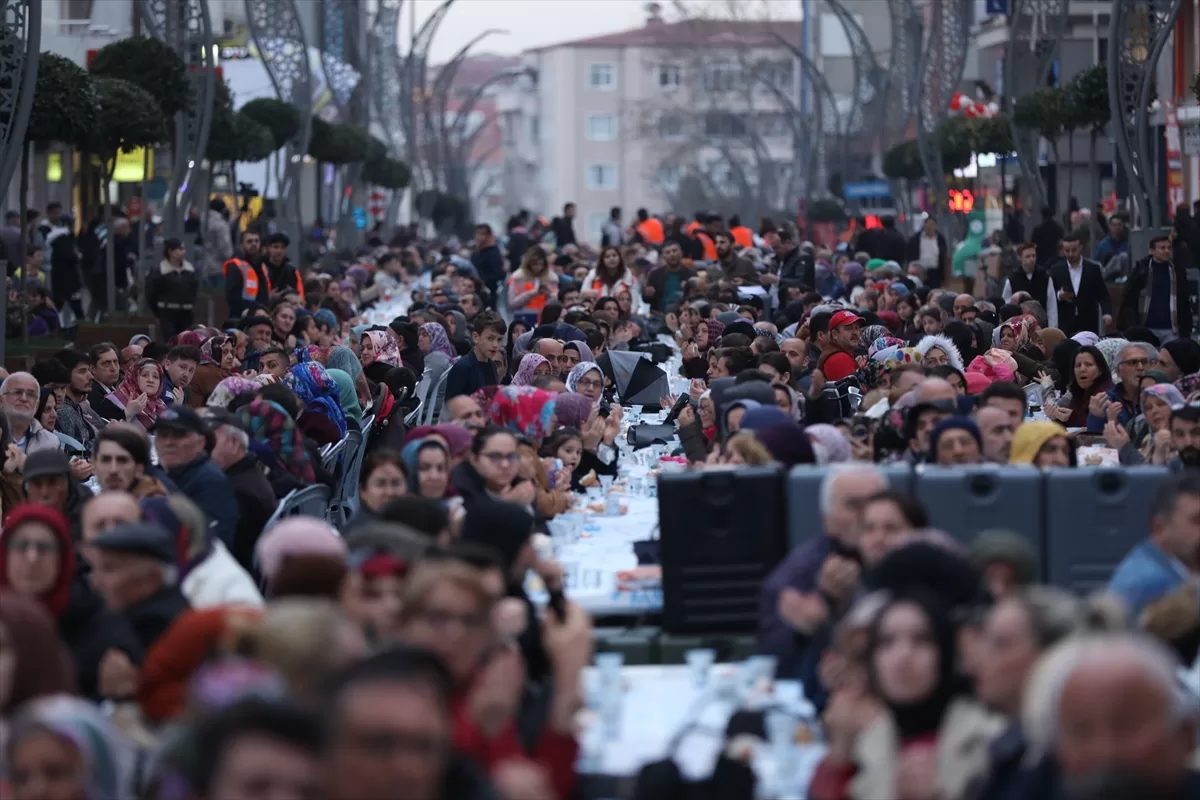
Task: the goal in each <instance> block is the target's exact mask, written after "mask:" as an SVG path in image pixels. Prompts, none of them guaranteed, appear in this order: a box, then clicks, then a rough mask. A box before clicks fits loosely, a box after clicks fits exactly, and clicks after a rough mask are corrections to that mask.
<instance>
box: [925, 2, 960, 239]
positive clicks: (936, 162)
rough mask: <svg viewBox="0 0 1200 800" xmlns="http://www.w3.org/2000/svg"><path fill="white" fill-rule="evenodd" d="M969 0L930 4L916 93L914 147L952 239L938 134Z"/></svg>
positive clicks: (955, 81)
mask: <svg viewBox="0 0 1200 800" xmlns="http://www.w3.org/2000/svg"><path fill="white" fill-rule="evenodd" d="M970 5H971V0H942V2H935V3H932V4H930V6H929V9H930V17H929V26H928V29H929V35H928V36H927V37H926V39H925V44H924V49H923V50H922V51H921V69H920V76H921V84H920V86H919V87H918V92H917V147H918V149H919V150H920V152H921V162H922V163H923V164H924V165H925V175H926V176H927V177H928V179H929V185H930V188H931V189H932V190H933V196H934V202H935V203H936V206H935V209H936V212H937V213H938V216H939V217H941V218H942V220H940V221H941V222H943V223H944V224H943V225H942V226H941V227H943V229H944V230H945V231H946V237H947V238H948V239H949V238H953V234H954V230H953V228H954V225H953V222H952V218H950V217H948V216H947V215H946V214H945V213H944V212H945V209H946V175H945V172H944V171H943V167H942V148H941V144H940V142H939V141H938V132H939V129H940V128H941V125H942V123H943V122H944V121H945V120H946V117H947V115H948V113H949V107H950V98H951V96H953V94H954V92H955V91H956V90H957V88H958V85H959V83H961V82H962V76H963V69H964V67H965V66H966V63H967V45H968V43H969V41H970V31H969V29H968V21H969V20H970Z"/></svg>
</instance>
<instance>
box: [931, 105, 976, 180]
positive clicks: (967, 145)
mask: <svg viewBox="0 0 1200 800" xmlns="http://www.w3.org/2000/svg"><path fill="white" fill-rule="evenodd" d="M973 123H974V121H973V120H971V119H968V118H967V117H964V116H957V117H949V118H947V119H946V121H945V122H943V123H942V124H941V125H940V126H939V127H938V131H937V134H938V146H939V147H940V148H941V150H942V169H943V170H945V171H946V172H953V171H954V170H956V169H963V168H964V167H966V166H968V165H969V164H970V163H971V155H972V154H973V153H974V152H975V129H974V124H973Z"/></svg>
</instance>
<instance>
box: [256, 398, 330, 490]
mask: <svg viewBox="0 0 1200 800" xmlns="http://www.w3.org/2000/svg"><path fill="white" fill-rule="evenodd" d="M237 414H238V419H240V420H241V421H242V424H243V425H244V426H245V428H246V433H247V434H248V435H249V436H250V448H251V449H252V450H253V451H254V453H255V455H257V456H258V457H259V459H260V460H262V461H263V462H264V463H265V464H267V465H268V466H272V467H274V468H276V469H280V470H285V471H287V472H289V473H291V474H292V475H293V476H295V478H296V479H297V480H299V481H300V482H301V483H305V484H309V483H313V482H314V481H315V480H316V473H315V472H314V471H313V465H312V462H311V461H309V460H308V451H306V450H305V449H304V434H302V433H301V432H300V429H299V428H298V427H296V421H295V420H294V419H292V418H291V416H290V415H289V414H288V413H287V412H286V411H284V410H283V407H282V406H279V405H277V404H276V403H272V402H270V401H269V400H254V401H252V402H250V403H247V404H246V405H244V406H242V407H241V408H239V409H238V412H237Z"/></svg>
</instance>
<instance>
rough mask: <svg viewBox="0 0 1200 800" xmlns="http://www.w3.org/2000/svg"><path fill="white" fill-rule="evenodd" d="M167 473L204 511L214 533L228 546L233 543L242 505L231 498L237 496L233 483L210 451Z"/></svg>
mask: <svg viewBox="0 0 1200 800" xmlns="http://www.w3.org/2000/svg"><path fill="white" fill-rule="evenodd" d="M167 475H168V476H169V477H170V478H171V480H173V481H174V482H175V483H176V484H177V485H178V486H179V490H180V491H181V492H183V493H184V494H186V495H187V496H188V499H190V500H191V501H192V502H193V503H195V504H196V505H198V506H199V507H200V510H201V511H203V512H204V515H205V516H206V517H207V518H208V520H209V525H210V526H211V528H212V534H213V535H214V536H215V537H216V538H217V539H220V540H221V541H222V542H224V543H225V546H226V547H231V546H233V541H234V536H235V534H236V532H237V517H238V506H237V503H231V502H230V500H231V498H233V497H234V491H233V486H232V485H231V484H230V482H229V479H228V478H226V477H225V473H223V472H221V468H220V467H218V466H217V465H216V464H214V463H213V462H212V459H210V458H209V457H208V456H207V455H201V456H200V457H199V458H197V459H196V460H195V461H193V462H192V463H190V464H186V465H184V466H182V467H176V468H175V469H171V470H168V471H167Z"/></svg>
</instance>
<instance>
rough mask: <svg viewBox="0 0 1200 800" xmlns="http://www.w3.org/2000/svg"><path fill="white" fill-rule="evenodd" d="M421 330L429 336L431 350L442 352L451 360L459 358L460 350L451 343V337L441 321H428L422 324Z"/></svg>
mask: <svg viewBox="0 0 1200 800" xmlns="http://www.w3.org/2000/svg"><path fill="white" fill-rule="evenodd" d="M421 330H422V331H424V332H425V335H427V336H428V337H429V352H431V353H442V354H443V355H445V356H446V358H448V359H450V360H451V361H453V360H454V359H456V358H458V351H456V350H455V349H454V346H453V345H452V344H450V337H449V336H448V335H447V334H446V329H445V328H443V327H442V325H441V323H438V322H426V323H425V324H424V325H422V326H421Z"/></svg>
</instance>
